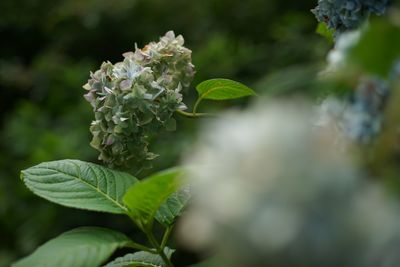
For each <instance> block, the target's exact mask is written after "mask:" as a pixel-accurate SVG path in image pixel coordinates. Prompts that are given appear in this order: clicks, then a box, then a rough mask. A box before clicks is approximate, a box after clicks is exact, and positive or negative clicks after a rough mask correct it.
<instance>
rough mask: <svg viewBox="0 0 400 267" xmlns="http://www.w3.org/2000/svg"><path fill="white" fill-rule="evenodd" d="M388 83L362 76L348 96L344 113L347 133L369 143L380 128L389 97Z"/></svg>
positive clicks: (361, 141)
mask: <svg viewBox="0 0 400 267" xmlns="http://www.w3.org/2000/svg"><path fill="white" fill-rule="evenodd" d="M389 93H390V87H389V85H388V83H387V82H386V81H384V80H382V79H380V78H377V77H370V78H364V79H362V80H361V81H360V83H359V85H358V87H357V88H356V90H355V91H354V93H353V94H352V95H351V96H350V98H349V101H348V102H349V103H348V106H347V111H346V112H345V113H344V118H343V119H344V122H345V123H344V127H345V129H344V130H345V132H346V133H347V135H348V136H349V137H350V138H351V139H352V140H356V141H358V142H360V143H369V142H370V141H371V140H372V138H373V137H374V136H376V135H377V134H378V133H379V132H380V130H381V125H382V120H383V110H384V107H385V104H386V102H387V101H386V100H387V98H388V97H389Z"/></svg>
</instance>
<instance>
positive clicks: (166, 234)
mask: <svg viewBox="0 0 400 267" xmlns="http://www.w3.org/2000/svg"><path fill="white" fill-rule="evenodd" d="M172 228H173V225H171V226H168V227H167V229H166V230H165V233H164V236H163V239H162V241H161V249H162V250H164V248H165V246H166V245H167V242H168V239H169V236H170V235H171V232H172Z"/></svg>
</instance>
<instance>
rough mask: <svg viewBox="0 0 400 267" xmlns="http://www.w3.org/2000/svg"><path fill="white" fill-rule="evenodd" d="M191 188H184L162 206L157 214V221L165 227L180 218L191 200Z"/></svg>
mask: <svg viewBox="0 0 400 267" xmlns="http://www.w3.org/2000/svg"><path fill="white" fill-rule="evenodd" d="M190 196H191V195H190V192H189V188H187V187H186V188H182V189H181V190H179V191H178V192H176V193H173V194H172V195H171V196H170V197H169V198H167V200H166V201H165V202H164V203H163V204H161V206H160V208H159V209H158V211H157V214H156V220H157V221H158V222H160V223H161V224H163V225H165V226H170V225H172V224H173V223H174V222H175V219H176V218H177V217H179V216H180V215H181V214H182V212H183V210H184V209H185V207H186V205H187V204H188V202H189V200H190Z"/></svg>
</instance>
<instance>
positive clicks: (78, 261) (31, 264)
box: [12, 227, 130, 267]
mask: <svg viewBox="0 0 400 267" xmlns="http://www.w3.org/2000/svg"><path fill="white" fill-rule="evenodd" d="M129 242H130V240H129V239H128V237H126V236H125V235H123V234H121V233H118V232H115V231H113V230H110V229H105V228H98V227H82V228H77V229H74V230H71V231H68V232H66V233H64V234H61V235H60V236H58V237H56V238H54V239H52V240H50V241H48V242H46V243H45V244H44V245H42V246H40V247H39V248H38V249H36V251H35V252H33V253H32V254H31V255H30V256H28V257H26V258H23V259H22V260H20V261H18V262H16V263H15V264H14V265H12V267H55V266H57V267H97V266H99V265H100V264H102V263H103V262H104V261H105V260H107V259H108V258H109V257H110V256H111V255H112V254H113V253H114V251H115V250H116V249H118V248H121V247H124V246H126V245H127V244H128V243H129Z"/></svg>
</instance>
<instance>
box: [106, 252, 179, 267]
mask: <svg viewBox="0 0 400 267" xmlns="http://www.w3.org/2000/svg"><path fill="white" fill-rule="evenodd" d="M174 251H175V250H173V249H169V248H165V249H164V252H165V254H166V256H167V257H168V258H171V255H172V253H173V252H174ZM163 266H165V264H164V261H163V260H162V258H161V257H160V255H157V254H152V253H150V252H146V251H139V252H135V253H129V254H126V255H125V256H123V257H119V258H116V259H115V260H113V261H112V262H109V263H108V264H107V265H105V266H104V267H163Z"/></svg>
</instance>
